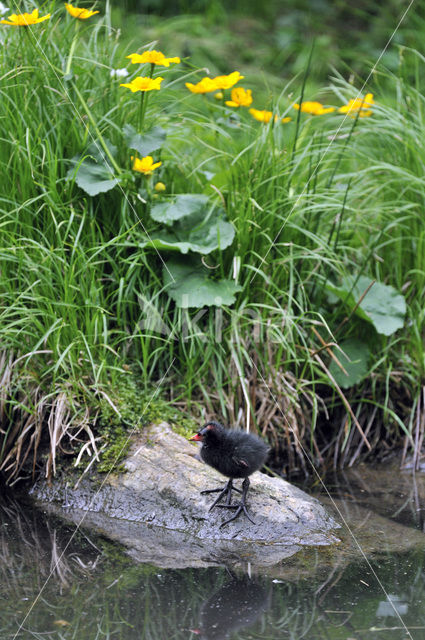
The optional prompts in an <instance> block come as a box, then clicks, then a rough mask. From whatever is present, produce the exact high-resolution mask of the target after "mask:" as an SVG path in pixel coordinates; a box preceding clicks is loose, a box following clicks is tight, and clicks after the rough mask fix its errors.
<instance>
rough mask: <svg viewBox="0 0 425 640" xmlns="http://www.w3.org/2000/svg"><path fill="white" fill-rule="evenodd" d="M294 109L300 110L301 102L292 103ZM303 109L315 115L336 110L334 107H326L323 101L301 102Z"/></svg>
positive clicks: (304, 111)
mask: <svg viewBox="0 0 425 640" xmlns="http://www.w3.org/2000/svg"><path fill="white" fill-rule="evenodd" d="M292 106H293V107H294V109H297V110H298V111H299V110H300V105H299V104H294V105H292ZM301 111H302V112H303V113H311V115H313V116H323V115H324V114H325V113H332V111H335V108H334V107H324V106H323V104H322V103H321V102H314V101H313V102H308V101H307V102H301Z"/></svg>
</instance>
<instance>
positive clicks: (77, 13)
mask: <svg viewBox="0 0 425 640" xmlns="http://www.w3.org/2000/svg"><path fill="white" fill-rule="evenodd" d="M65 9H66V10H67V11H68V13H69V15H71V16H72V17H73V18H78V20H87V18H91V17H92V16H94V15H95V14H96V13H99V11H90V9H80V8H79V7H74V6H73V5H72V4H69V3H68V2H65Z"/></svg>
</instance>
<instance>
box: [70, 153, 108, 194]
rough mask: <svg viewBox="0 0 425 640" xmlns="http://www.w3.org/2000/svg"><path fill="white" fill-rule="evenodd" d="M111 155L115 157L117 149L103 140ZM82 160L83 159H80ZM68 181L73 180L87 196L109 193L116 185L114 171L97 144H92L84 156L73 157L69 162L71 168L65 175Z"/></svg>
mask: <svg viewBox="0 0 425 640" xmlns="http://www.w3.org/2000/svg"><path fill="white" fill-rule="evenodd" d="M105 142H106V144H107V145H108V149H109V151H110V152H111V155H112V156H113V157H115V155H116V152H117V148H116V147H115V146H114V145H112V144H111V143H110V142H108V141H107V140H105ZM82 158H83V159H82ZM67 178H68V180H72V179H73V178H75V182H76V184H77V185H78V186H79V187H80V189H83V191H85V192H86V193H88V194H89V196H96V195H98V194H99V193H105V192H106V191H110V190H111V189H113V188H114V187H115V185H117V184H118V182H119V180H118V179H117V178H115V177H114V170H113V169H112V167H111V166H110V164H109V163H108V161H107V157H106V154H105V152H104V151H103V149H102V148H101V147H100V145H99V143H93V144H91V145H90V146H89V148H88V149H87V153H86V154H84V156H75V157H74V158H72V160H71V168H70V169H69V171H68V173H67Z"/></svg>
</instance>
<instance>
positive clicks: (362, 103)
mask: <svg viewBox="0 0 425 640" xmlns="http://www.w3.org/2000/svg"><path fill="white" fill-rule="evenodd" d="M373 104H375V103H374V101H373V93H367V94H366V97H365V98H353V99H351V100H349V101H348V103H347V104H344V105H343V106H342V107H340V108H339V109H338V111H339V113H348V115H350V116H351V117H352V118H355V117H356V115H357V113H356V112H359V117H360V118H365V117H366V116H370V115H371V114H372V111H371V110H370V109H368V107H371V106H372V105H373Z"/></svg>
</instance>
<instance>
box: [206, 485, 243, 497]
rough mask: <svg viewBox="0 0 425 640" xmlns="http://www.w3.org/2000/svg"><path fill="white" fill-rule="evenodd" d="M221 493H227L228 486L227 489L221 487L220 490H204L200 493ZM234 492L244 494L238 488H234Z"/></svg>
mask: <svg viewBox="0 0 425 640" xmlns="http://www.w3.org/2000/svg"><path fill="white" fill-rule="evenodd" d="M219 491H226V492H227V484H226V486H225V487H219V488H218V489H204V490H203V491H200V494H201V495H204V493H218V492H219ZM232 491H237V492H238V493H242V490H241V489H237V488H236V487H232Z"/></svg>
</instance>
